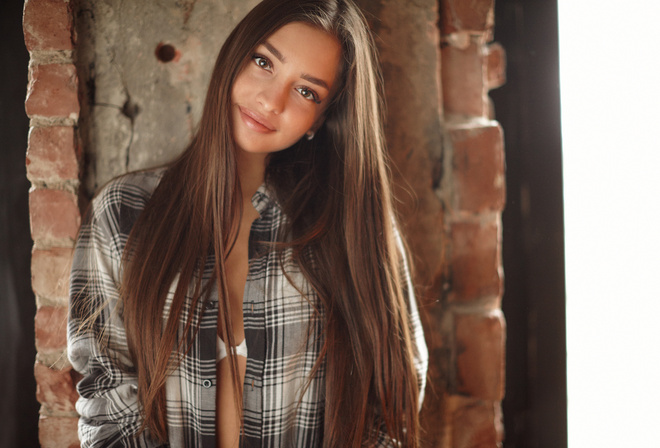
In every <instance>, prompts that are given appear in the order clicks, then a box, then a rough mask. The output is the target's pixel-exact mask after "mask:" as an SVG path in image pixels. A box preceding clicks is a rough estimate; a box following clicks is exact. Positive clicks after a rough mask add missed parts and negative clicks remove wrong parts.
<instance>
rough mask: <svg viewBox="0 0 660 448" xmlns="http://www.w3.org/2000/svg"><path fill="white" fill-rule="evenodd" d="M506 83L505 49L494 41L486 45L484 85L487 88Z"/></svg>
mask: <svg viewBox="0 0 660 448" xmlns="http://www.w3.org/2000/svg"><path fill="white" fill-rule="evenodd" d="M505 83H506V51H504V48H503V47H502V46H501V45H500V44H498V43H497V42H496V43H493V44H490V45H488V47H486V85H487V88H488V90H492V89H497V88H498V87H502V86H503V85H504V84H505Z"/></svg>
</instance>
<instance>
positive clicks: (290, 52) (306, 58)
mask: <svg viewBox="0 0 660 448" xmlns="http://www.w3.org/2000/svg"><path fill="white" fill-rule="evenodd" d="M266 42H267V43H268V44H270V45H271V46H272V47H274V48H275V49H276V50H277V51H278V52H279V53H280V54H281V56H282V58H283V64H285V65H288V66H290V67H291V68H292V69H296V70H298V71H300V72H301V73H304V74H309V75H313V76H315V77H318V78H320V79H323V80H325V81H326V82H327V83H328V84H329V85H331V84H332V83H333V82H334V80H335V77H336V74H337V72H338V68H339V63H340V60H341V51H342V50H341V45H340V43H339V41H338V40H337V38H336V37H335V36H333V35H332V34H330V33H328V32H326V31H324V30H322V29H320V28H317V27H314V26H312V25H309V24H307V23H303V22H292V23H288V24H286V25H284V26H282V27H281V28H279V29H278V30H277V31H275V32H274V33H273V34H271V35H270V36H269V37H268V38H266Z"/></svg>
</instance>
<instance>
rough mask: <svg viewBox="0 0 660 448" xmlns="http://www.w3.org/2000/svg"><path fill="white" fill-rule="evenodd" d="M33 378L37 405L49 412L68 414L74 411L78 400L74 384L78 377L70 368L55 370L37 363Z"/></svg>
mask: <svg viewBox="0 0 660 448" xmlns="http://www.w3.org/2000/svg"><path fill="white" fill-rule="evenodd" d="M34 377H35V379H36V380H37V400H38V401H39V403H41V404H43V405H45V406H46V407H47V408H48V409H49V410H51V411H61V412H70V411H74V410H75V405H76V400H77V399H78V392H77V391H76V383H77V382H78V379H79V375H78V373H77V372H76V371H75V370H73V369H72V368H71V366H69V367H66V368H64V369H62V370H57V369H51V368H49V367H48V366H46V365H44V364H41V363H40V362H37V363H36V364H35V365H34Z"/></svg>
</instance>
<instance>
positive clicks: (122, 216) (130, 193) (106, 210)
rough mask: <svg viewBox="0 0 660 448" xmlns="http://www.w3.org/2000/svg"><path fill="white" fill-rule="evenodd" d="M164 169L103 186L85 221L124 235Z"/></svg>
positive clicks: (146, 171)
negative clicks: (107, 227) (108, 227)
mask: <svg viewBox="0 0 660 448" xmlns="http://www.w3.org/2000/svg"><path fill="white" fill-rule="evenodd" d="M165 171H166V169H165V168H158V169H154V170H145V171H136V172H132V173H128V174H124V175H122V176H119V177H116V178H114V179H112V180H111V181H109V182H108V183H107V184H105V185H104V186H103V187H102V188H101V189H100V190H99V191H98V193H97V194H96V195H95V196H94V198H93V199H92V202H91V204H90V208H89V210H88V221H89V222H90V223H91V224H92V225H94V224H96V225H101V226H110V227H111V229H109V230H110V231H111V232H112V233H119V234H128V233H129V232H130V229H131V228H132V226H133V224H134V223H135V221H136V220H137V217H138V216H139V214H140V213H141V212H142V210H144V207H145V206H146V204H147V202H148V201H149V199H150V198H151V195H152V194H153V192H154V190H155V189H156V187H157V186H158V184H159V183H160V180H161V179H162V177H163V174H164V173H165Z"/></svg>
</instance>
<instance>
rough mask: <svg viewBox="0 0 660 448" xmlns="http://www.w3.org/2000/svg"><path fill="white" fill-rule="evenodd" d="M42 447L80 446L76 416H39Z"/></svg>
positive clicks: (66, 447)
mask: <svg viewBox="0 0 660 448" xmlns="http://www.w3.org/2000/svg"><path fill="white" fill-rule="evenodd" d="M39 444H40V445H41V448H80V441H79V440H78V419H77V418H76V417H46V416H41V417H39Z"/></svg>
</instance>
